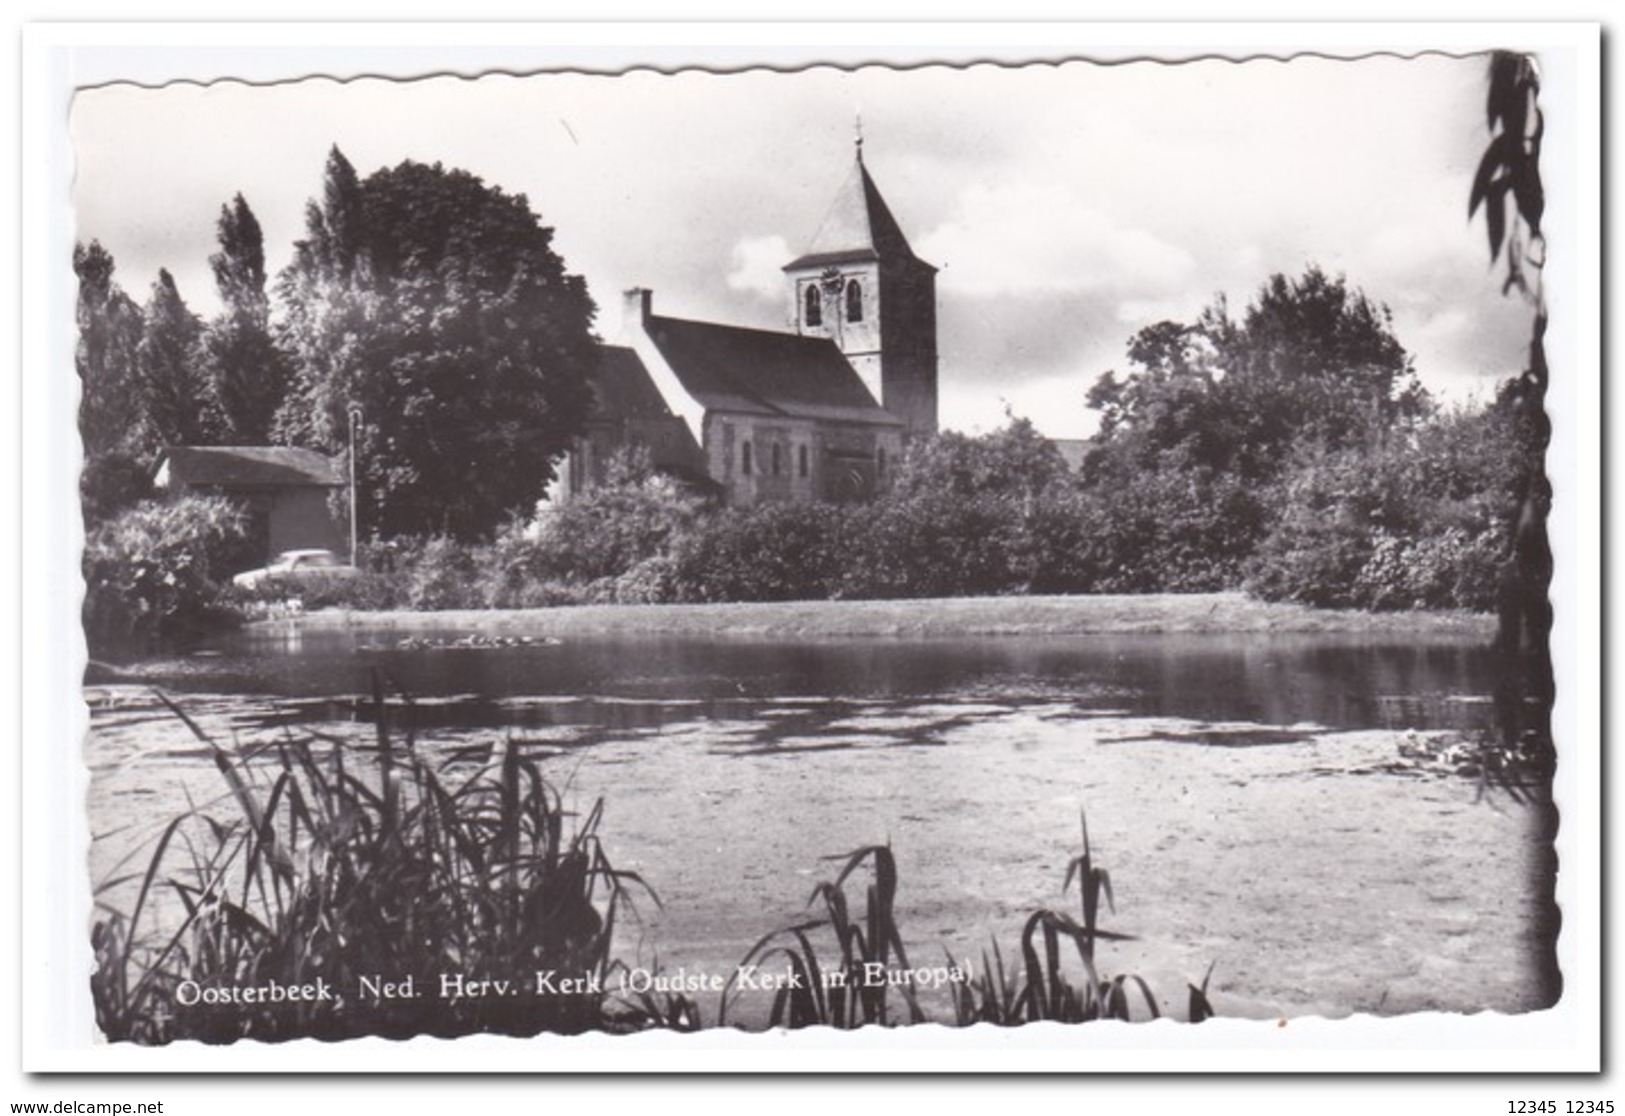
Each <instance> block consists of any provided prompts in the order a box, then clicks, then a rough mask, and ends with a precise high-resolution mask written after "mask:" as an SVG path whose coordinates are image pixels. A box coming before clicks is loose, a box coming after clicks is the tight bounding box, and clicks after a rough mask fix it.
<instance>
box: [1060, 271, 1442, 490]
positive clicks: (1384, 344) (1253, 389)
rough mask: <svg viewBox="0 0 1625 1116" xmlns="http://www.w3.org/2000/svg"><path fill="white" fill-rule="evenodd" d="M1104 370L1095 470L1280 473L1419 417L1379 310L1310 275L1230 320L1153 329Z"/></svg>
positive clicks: (1406, 366)
mask: <svg viewBox="0 0 1625 1116" xmlns="http://www.w3.org/2000/svg"><path fill="white" fill-rule="evenodd" d="M1128 352H1129V359H1130V361H1131V362H1133V365H1134V366H1135V367H1134V369H1133V370H1132V371H1130V372H1129V373H1128V374H1127V375H1125V376H1122V377H1119V376H1118V375H1117V374H1116V373H1114V372H1108V373H1106V374H1105V375H1104V376H1102V377H1101V378H1100V380H1099V381H1097V382H1096V384H1095V385H1094V387H1093V388H1092V389H1091V390H1090V392H1089V396H1088V402H1089V404H1090V406H1092V407H1094V408H1096V409H1098V410H1099V411H1100V412H1101V415H1102V424H1101V438H1100V445H1099V449H1098V450H1097V452H1096V454H1095V455H1094V458H1093V460H1092V462H1091V469H1092V471H1093V472H1094V473H1095V474H1096V475H1098V474H1099V473H1100V472H1101V471H1103V470H1104V471H1106V472H1121V471H1123V470H1131V471H1143V470H1145V469H1147V468H1170V467H1171V468H1178V469H1207V470H1223V471H1226V472H1231V473H1235V474H1239V475H1240V476H1242V477H1244V478H1246V479H1248V480H1251V481H1267V480H1269V479H1271V478H1272V477H1274V476H1275V475H1277V473H1278V472H1279V470H1280V468H1281V467H1282V465H1283V464H1284V463H1285V462H1286V461H1287V460H1288V458H1289V457H1290V456H1291V455H1292V453H1293V452H1294V451H1295V450H1300V449H1304V448H1309V449H1314V450H1328V449H1341V448H1344V447H1349V446H1359V445H1364V444H1369V443H1371V442H1373V441H1380V440H1381V439H1382V438H1383V437H1384V436H1385V435H1386V434H1387V433H1388V432H1389V431H1391V430H1392V429H1394V428H1395V427H1396V426H1397V425H1400V424H1402V423H1405V422H1408V421H1410V420H1413V419H1416V418H1418V417H1420V416H1422V415H1424V414H1425V413H1426V412H1427V411H1428V406H1429V405H1428V400H1427V397H1426V394H1425V392H1424V391H1423V390H1422V388H1421V387H1420V385H1419V384H1418V383H1417V381H1416V377H1415V373H1414V371H1413V369H1412V366H1411V358H1410V356H1409V354H1408V353H1406V351H1405V349H1404V347H1403V346H1402V345H1400V343H1399V341H1398V340H1397V339H1396V338H1395V336H1394V333H1393V328H1392V322H1391V319H1390V316H1389V313H1388V310H1387V308H1386V307H1384V306H1381V305H1380V304H1378V303H1375V302H1373V301H1372V300H1371V299H1369V298H1368V297H1366V295H1365V294H1364V293H1363V292H1361V291H1359V290H1357V289H1355V288H1353V287H1351V286H1349V284H1348V282H1347V281H1346V280H1345V279H1343V278H1342V277H1337V278H1332V277H1330V276H1328V275H1326V274H1325V273H1324V272H1323V271H1321V270H1320V269H1319V268H1317V267H1313V266H1311V267H1310V268H1308V269H1307V270H1306V271H1305V272H1304V273H1303V275H1301V276H1299V277H1297V278H1288V277H1287V276H1284V275H1279V274H1277V275H1274V276H1272V277H1271V278H1270V279H1269V280H1268V281H1267V282H1266V283H1265V284H1264V285H1263V286H1262V287H1261V288H1260V289H1259V291H1258V293H1257V295H1256V296H1255V297H1254V300H1253V302H1252V303H1251V304H1250V305H1249V306H1248V308H1247V310H1246V312H1245V313H1244V314H1243V315H1242V316H1241V317H1240V318H1239V319H1238V318H1236V317H1233V316H1232V315H1231V313H1230V310H1229V307H1228V306H1227V305H1226V303H1225V301H1224V300H1223V299H1222V298H1221V299H1219V300H1217V301H1215V302H1214V303H1213V304H1212V305H1211V306H1209V307H1208V308H1207V309H1206V310H1205V311H1204V312H1203V313H1202V315H1201V316H1200V318H1199V319H1198V320H1197V321H1196V322H1194V323H1189V324H1185V323H1179V322H1159V323H1157V324H1155V325H1152V326H1149V327H1147V328H1146V329H1143V330H1141V331H1140V332H1139V333H1138V334H1136V335H1135V337H1134V338H1133V339H1132V340H1131V341H1130V342H1129V349H1128Z"/></svg>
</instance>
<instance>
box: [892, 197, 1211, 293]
mask: <svg viewBox="0 0 1625 1116" xmlns="http://www.w3.org/2000/svg"><path fill="white" fill-rule="evenodd" d="M916 250H917V251H918V252H919V254H920V255H921V256H922V257H924V258H925V259H926V260H929V261H930V262H932V263H934V264H936V265H937V266H938V267H939V268H941V269H942V270H941V275H940V278H939V282H940V284H941V286H942V287H943V289H944V290H946V291H953V292H957V293H962V294H969V295H978V296H1000V295H1008V294H1027V293H1036V292H1074V293H1089V294H1104V295H1110V296H1114V297H1123V298H1128V297H1142V298H1143V297H1147V296H1151V297H1155V296H1157V295H1161V294H1164V293H1166V292H1167V291H1169V290H1170V289H1178V288H1180V287H1182V286H1183V285H1184V284H1186V283H1188V282H1189V281H1190V279H1191V277H1192V275H1193V274H1194V272H1195V269H1196V261H1195V260H1194V259H1193V258H1192V256H1191V254H1190V253H1189V252H1187V251H1185V250H1184V249H1183V248H1180V247H1179V246H1177V245H1174V244H1170V243H1167V242H1166V241H1163V240H1161V239H1159V238H1158V237H1157V236H1156V235H1154V234H1152V233H1150V232H1147V231H1146V230H1144V229H1139V228H1132V227H1128V226H1125V225H1123V224H1121V223H1119V222H1117V221H1114V220H1113V219H1112V218H1111V217H1109V216H1108V215H1107V214H1105V213H1103V212H1101V211H1099V210H1097V209H1090V208H1087V207H1085V206H1084V205H1083V204H1082V202H1081V200H1080V198H1079V197H1078V196H1077V195H1075V194H1074V193H1073V192H1072V191H1070V190H1068V189H1066V188H1064V187H1062V186H1059V185H1040V184H1025V183H1014V184H1005V185H997V186H986V185H981V184H976V185H972V186H969V187H967V188H966V189H965V190H964V191H963V192H962V193H961V194H960V196H959V200H958V205H957V207H956V210H955V212H954V215H953V217H952V218H950V219H949V220H948V221H947V222H945V223H944V224H942V225H940V226H938V227H937V228H936V229H935V230H933V231H932V232H930V233H928V234H926V235H925V236H923V237H921V238H920V240H919V242H918V244H917V245H916Z"/></svg>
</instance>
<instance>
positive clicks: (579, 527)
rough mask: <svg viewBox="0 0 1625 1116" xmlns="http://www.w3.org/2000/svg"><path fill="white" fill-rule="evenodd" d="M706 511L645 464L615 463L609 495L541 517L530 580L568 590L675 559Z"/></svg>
mask: <svg viewBox="0 0 1625 1116" xmlns="http://www.w3.org/2000/svg"><path fill="white" fill-rule="evenodd" d="M703 506H704V502H703V501H702V500H701V499H700V498H699V497H697V496H694V495H693V494H691V493H689V492H687V491H685V490H684V489H683V488H682V487H681V486H679V485H678V484H676V483H675V482H674V481H672V480H671V479H669V478H667V477H664V476H660V475H658V474H655V473H653V472H651V471H650V470H649V468H648V466H647V461H646V459H641V458H637V457H623V458H620V459H617V461H616V462H615V463H613V467H612V468H611V470H610V476H609V480H608V483H606V484H605V485H604V486H603V487H600V488H595V489H593V490H591V491H589V492H586V493H583V494H582V495H580V496H577V497H574V498H572V499H570V500H568V501H566V502H565V503H562V504H557V505H552V506H549V507H546V508H544V509H543V511H542V514H541V516H540V517H539V519H538V521H537V533H536V537H535V545H534V550H533V551H532V552H531V553H530V554H529V555H528V556H527V557H526V558H525V559H524V561H525V562H526V563H527V564H526V567H525V569H526V574H527V576H536V577H540V578H543V579H548V578H552V579H557V580H560V581H569V582H588V581H597V580H600V579H602V578H616V577H619V576H621V575H622V574H624V573H626V572H627V571H628V570H630V569H631V568H632V567H633V566H635V565H637V564H638V563H639V562H642V561H644V560H646V559H649V558H654V557H656V556H658V555H663V554H669V553H671V551H672V548H673V547H674V546H676V544H677V543H678V541H679V540H680V539H681V537H682V536H683V534H684V533H685V532H686V531H688V530H689V529H690V528H691V527H692V526H693V524H694V522H695V520H696V519H697V517H698V516H699V514H700V510H701V508H702V507H703ZM516 549H517V548H516Z"/></svg>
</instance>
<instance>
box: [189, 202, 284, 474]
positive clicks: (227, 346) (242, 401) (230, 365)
mask: <svg viewBox="0 0 1625 1116" xmlns="http://www.w3.org/2000/svg"><path fill="white" fill-rule="evenodd" d="M216 229H217V233H218V237H219V243H220V250H219V251H218V252H216V253H215V254H214V255H212V256H210V257H209V266H210V268H211V269H212V270H213V272H214V282H215V287H216V289H218V291H219V292H220V302H221V304H222V306H223V309H222V310H221V312H220V313H219V314H218V315H217V316H216V317H215V318H214V319H213V320H212V321H210V322H209V324H208V327H207V328H206V329H205V330H204V332H203V345H202V351H201V358H202V362H203V374H204V377H205V379H206V380H207V382H208V384H209V388H210V391H211V393H212V395H213V397H214V401H215V403H216V405H217V406H218V408H219V413H220V422H221V427H222V430H221V434H222V436H223V437H224V438H226V439H227V440H229V441H232V442H235V443H239V444H243V445H259V444H262V443H264V442H266V441H268V440H269V439H270V436H271V428H272V423H273V420H274V419H275V416H276V411H277V408H278V407H279V406H280V405H281V404H282V401H283V397H284V396H285V395H286V394H287V390H288V366H287V361H286V359H285V358H284V357H283V355H282V353H281V351H280V350H279V349H278V348H277V346H276V343H275V341H274V340H273V339H272V336H271V302H270V298H269V297H268V296H267V295H266V291H265V238H264V234H263V233H262V232H261V230H260V223H259V221H258V220H257V219H256V218H255V216H254V211H253V210H252V209H250V208H249V206H248V202H246V201H245V200H244V199H243V196H242V195H241V194H238V195H237V196H236V197H235V198H233V199H232V201H231V203H230V204H229V205H222V206H221V207H220V219H219V221H218V222H217V224H216Z"/></svg>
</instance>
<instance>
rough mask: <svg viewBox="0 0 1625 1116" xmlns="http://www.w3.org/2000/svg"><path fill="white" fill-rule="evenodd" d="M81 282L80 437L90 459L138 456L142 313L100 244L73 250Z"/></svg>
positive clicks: (76, 352) (78, 352) (78, 313)
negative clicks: (133, 418) (114, 454)
mask: <svg viewBox="0 0 1625 1116" xmlns="http://www.w3.org/2000/svg"><path fill="white" fill-rule="evenodd" d="M73 271H74V274H75V275H77V276H78V277H79V301H78V306H77V309H76V313H75V318H76V321H77V324H78V326H79V341H78V345H77V347H76V348H75V350H74V364H75V366H76V368H77V370H78V372H79V380H80V391H81V395H80V399H79V433H80V436H81V437H82V438H83V439H84V448H85V453H86V455H87V456H97V455H101V454H106V453H112V452H118V451H123V452H130V453H134V452H140V451H141V450H143V449H150V448H151V447H150V446H146V445H143V442H142V438H141V430H140V427H139V425H138V424H136V423H132V422H131V421H130V419H131V415H132V413H133V412H134V410H135V404H134V401H135V393H136V354H137V351H138V350H139V348H140V345H141V308H140V307H138V306H137V305H136V304H135V301H134V300H133V299H131V298H130V296H129V295H127V294H125V293H124V291H123V290H122V289H121V288H120V287H119V285H118V284H117V283H116V282H114V280H113V257H112V255H111V254H110V253H109V252H108V251H107V249H105V248H103V247H102V245H101V242H100V241H95V240H93V241H91V242H90V244H89V245H88V246H87V245H83V244H78V245H75V246H74V249H73Z"/></svg>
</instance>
